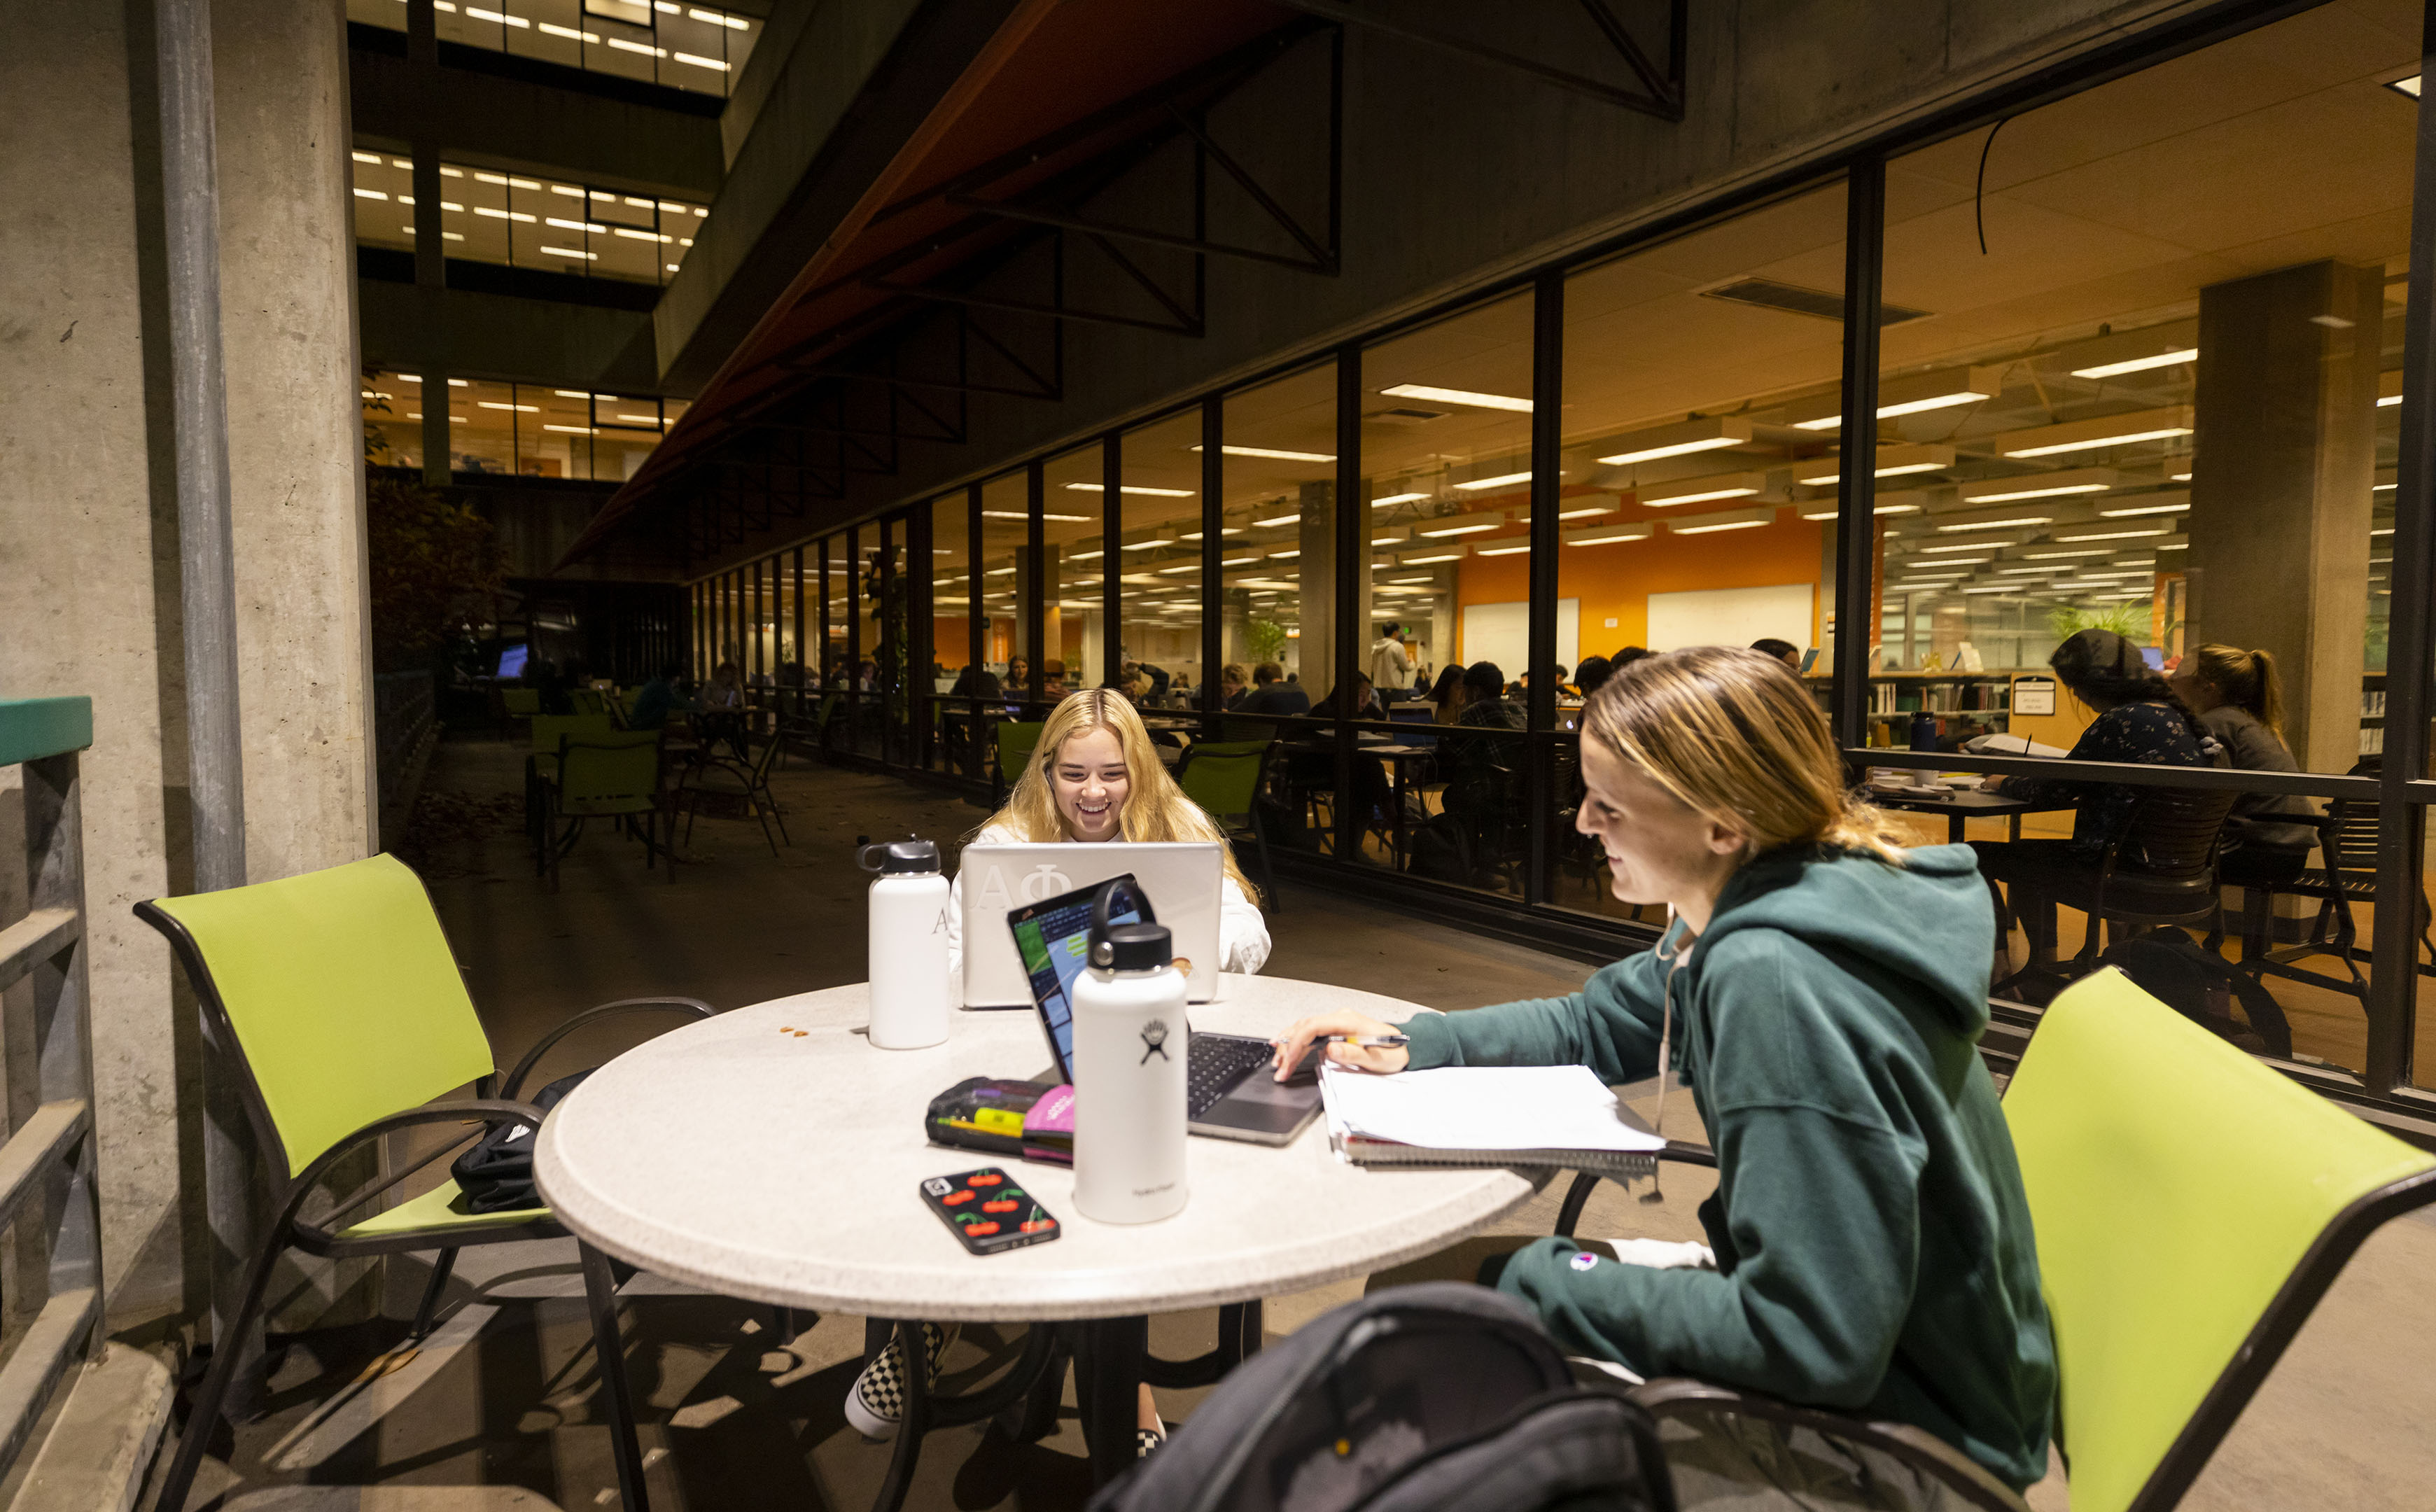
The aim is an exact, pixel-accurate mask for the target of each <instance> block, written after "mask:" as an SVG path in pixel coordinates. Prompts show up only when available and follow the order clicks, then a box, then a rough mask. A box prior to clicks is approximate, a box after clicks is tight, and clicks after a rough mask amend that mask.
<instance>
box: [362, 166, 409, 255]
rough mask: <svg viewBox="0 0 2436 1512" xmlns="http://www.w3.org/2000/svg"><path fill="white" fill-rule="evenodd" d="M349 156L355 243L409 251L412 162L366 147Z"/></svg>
mask: <svg viewBox="0 0 2436 1512" xmlns="http://www.w3.org/2000/svg"><path fill="white" fill-rule="evenodd" d="M349 156H350V157H351V158H352V160H353V162H352V164H351V166H350V172H351V173H352V174H353V175H354V179H355V212H356V240H357V242H359V243H361V244H362V245H364V246H366V247H394V248H398V249H401V250H404V251H407V252H412V251H413V250H414V164H413V160H411V159H409V158H408V157H406V156H404V155H403V154H400V153H395V152H383V151H380V150H378V149H377V148H369V147H358V148H356V149H355V150H354V151H353V152H352V153H351V154H349Z"/></svg>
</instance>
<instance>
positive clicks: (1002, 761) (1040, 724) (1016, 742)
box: [997, 720, 1049, 804]
mask: <svg viewBox="0 0 2436 1512" xmlns="http://www.w3.org/2000/svg"><path fill="white" fill-rule="evenodd" d="M1048 722H1049V721H1046V720H1001V721H998V735H997V739H998V801H999V802H1000V803H1001V804H1003V803H1005V802H1006V794H1007V790H1009V789H1011V788H1013V787H1014V786H1015V782H1016V779H1017V778H1018V777H1020V776H1022V775H1023V769H1024V766H1025V765H1026V763H1028V762H1030V761H1031V760H1032V753H1033V751H1034V749H1035V747H1037V746H1038V745H1039V744H1040V732H1041V730H1042V729H1043V728H1044V727H1046V726H1047V724H1048Z"/></svg>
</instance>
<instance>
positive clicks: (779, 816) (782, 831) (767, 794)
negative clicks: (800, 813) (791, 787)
mask: <svg viewBox="0 0 2436 1512" xmlns="http://www.w3.org/2000/svg"><path fill="white" fill-rule="evenodd" d="M761 798H762V801H763V802H765V803H767V804H768V805H769V806H770V817H771V818H772V819H774V820H776V821H777V822H778V838H779V839H780V840H783V841H785V842H786V843H788V844H789V845H790V846H792V845H793V844H794V843H795V837H794V836H792V835H790V834H788V833H787V816H786V815H785V814H783V813H781V812H779V810H778V800H777V797H776V796H775V795H774V794H773V793H772V792H771V791H770V785H769V784H768V783H766V782H765V783H763V784H762V785H761Z"/></svg>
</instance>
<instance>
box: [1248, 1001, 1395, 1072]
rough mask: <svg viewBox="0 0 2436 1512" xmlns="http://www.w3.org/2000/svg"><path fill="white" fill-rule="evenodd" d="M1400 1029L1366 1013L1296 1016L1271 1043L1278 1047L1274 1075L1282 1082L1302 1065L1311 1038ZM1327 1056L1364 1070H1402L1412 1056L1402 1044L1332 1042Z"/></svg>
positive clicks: (1380, 1032)
mask: <svg viewBox="0 0 2436 1512" xmlns="http://www.w3.org/2000/svg"><path fill="white" fill-rule="evenodd" d="M1402 1032H1403V1031H1401V1030H1400V1029H1398V1028H1397V1027H1396V1026H1395V1025H1394V1024H1388V1023H1382V1022H1380V1021H1379V1020H1378V1019H1376V1018H1373V1017H1370V1016H1369V1015H1367V1014H1356V1013H1333V1014H1317V1015H1314V1017H1309V1018H1297V1019H1296V1020H1295V1022H1294V1026H1293V1027H1292V1028H1290V1029H1288V1030H1287V1031H1286V1032H1285V1033H1284V1034H1279V1036H1278V1037H1277V1038H1276V1039H1274V1040H1272V1041H1270V1043H1272V1044H1274V1045H1276V1046H1277V1047H1278V1052H1277V1056H1276V1062H1275V1064H1276V1066H1277V1078H1278V1080H1279V1081H1280V1082H1282V1081H1284V1080H1285V1079H1286V1076H1287V1074H1288V1073H1289V1072H1290V1071H1292V1070H1293V1069H1294V1068H1295V1067H1296V1066H1299V1065H1300V1064H1302V1057H1303V1052H1304V1051H1307V1050H1309V1049H1311V1045H1312V1041H1314V1040H1315V1039H1320V1038H1323V1037H1325V1036H1327V1035H1330V1034H1360V1035H1364V1036H1366V1037H1367V1036H1370V1035H1378V1034H1401V1033H1402ZM1328 1058H1329V1059H1330V1060H1332V1061H1334V1062H1336V1063H1337V1064H1338V1065H1340V1066H1352V1067H1358V1068H1360V1069H1363V1070H1366V1071H1381V1072H1385V1071H1401V1070H1402V1069H1404V1063H1405V1062H1407V1061H1409V1060H1411V1059H1412V1055H1411V1053H1410V1052H1409V1051H1406V1050H1405V1049H1404V1047H1403V1046H1401V1045H1384V1046H1374V1045H1331V1046H1329V1047H1328Z"/></svg>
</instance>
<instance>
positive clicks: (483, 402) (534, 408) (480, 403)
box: [474, 399, 541, 415]
mask: <svg viewBox="0 0 2436 1512" xmlns="http://www.w3.org/2000/svg"><path fill="white" fill-rule="evenodd" d="M474 404H475V407H476V408H481V409H513V410H515V411H516V412H517V413H519V414H527V415H537V414H540V413H541V406H539V405H503V404H500V403H498V402H497V401H496V400H493V399H477V400H475V401H474Z"/></svg>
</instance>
